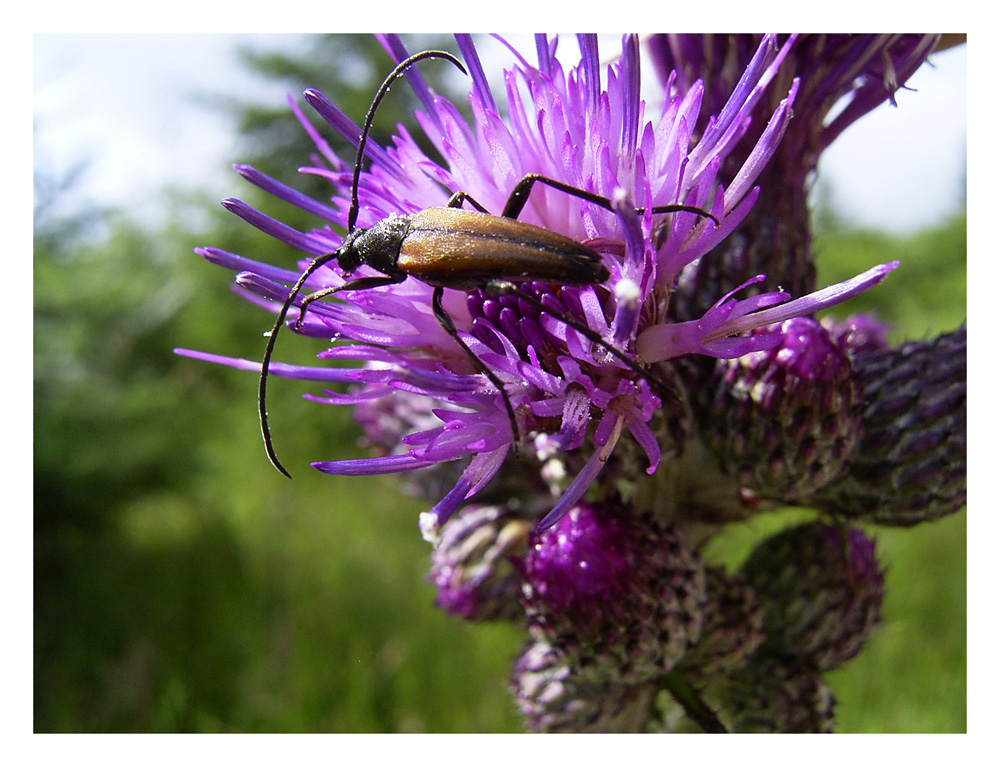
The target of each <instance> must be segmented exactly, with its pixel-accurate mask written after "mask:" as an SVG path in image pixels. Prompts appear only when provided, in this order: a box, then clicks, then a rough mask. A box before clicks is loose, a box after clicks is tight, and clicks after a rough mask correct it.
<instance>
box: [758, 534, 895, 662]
mask: <svg viewBox="0 0 1000 767" xmlns="http://www.w3.org/2000/svg"><path fill="white" fill-rule="evenodd" d="M742 573H743V575H744V576H746V578H747V580H748V581H749V583H750V585H751V586H752V587H753V589H754V591H756V592H757V596H758V597H759V598H760V601H761V604H762V605H763V607H764V634H765V639H764V647H765V648H766V649H767V650H769V651H770V652H772V653H773V654H776V655H780V656H782V657H791V658H795V659H797V660H798V661H799V662H800V663H802V664H803V665H805V666H807V667H809V668H814V669H817V670H819V671H827V670H829V669H832V668H834V667H836V666H839V665H840V664H841V663H843V662H844V661H846V660H849V659H850V658H853V657H854V656H855V655H856V654H857V653H858V652H859V651H860V650H861V647H862V645H863V644H864V643H865V641H866V640H867V639H868V637H869V636H870V635H871V633H872V630H873V629H874V627H875V624H876V622H877V621H878V618H879V614H880V612H881V607H882V598H883V595H884V588H885V582H884V576H883V573H882V570H881V569H880V568H879V565H878V561H877V559H876V558H875V544H874V542H873V541H872V540H870V539H869V538H867V537H866V536H865V534H864V533H862V532H861V531H860V530H856V529H852V528H841V527H832V526H829V525H824V524H820V523H818V522H816V523H812V524H807V525H802V526H800V527H796V528H793V529H791V530H786V531H785V532H783V533H779V534H778V535H775V536H773V537H771V538H768V539H766V540H765V541H763V542H762V543H760V544H759V545H758V546H757V548H756V549H754V550H753V552H751V554H750V556H749V558H748V559H747V561H746V563H745V564H744V566H743V570H742Z"/></svg>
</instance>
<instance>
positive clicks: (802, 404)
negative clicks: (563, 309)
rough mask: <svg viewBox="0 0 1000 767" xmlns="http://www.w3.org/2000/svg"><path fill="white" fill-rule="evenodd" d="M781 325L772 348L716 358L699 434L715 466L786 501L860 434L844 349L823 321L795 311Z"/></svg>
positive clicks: (828, 469) (803, 493)
mask: <svg viewBox="0 0 1000 767" xmlns="http://www.w3.org/2000/svg"><path fill="white" fill-rule="evenodd" d="M774 330H775V328H769V329H767V331H768V332H774ZM780 330H781V333H782V336H783V338H782V342H781V344H780V345H779V346H777V347H775V348H774V349H771V350H769V351H765V352H755V353H752V354H747V355H745V356H743V357H740V358H738V359H734V360H720V361H719V362H718V363H717V365H716V368H715V374H714V377H713V379H712V380H711V383H709V384H708V387H707V390H706V391H705V393H704V394H702V395H701V396H700V399H702V401H703V403H704V406H705V407H704V408H703V410H702V412H703V413H704V416H703V417H702V430H703V434H704V436H705V440H706V442H707V443H708V445H709V447H710V448H711V449H712V451H713V452H714V453H715V454H716V456H717V457H718V459H719V461H720V464H721V468H722V470H723V471H724V472H725V473H726V474H728V475H729V476H732V477H733V478H735V479H736V480H737V481H738V482H739V483H740V484H742V485H743V486H744V487H747V488H749V489H750V490H752V491H754V492H755V493H757V494H758V495H760V496H761V497H765V498H772V499H776V500H782V501H786V502H788V501H798V500H802V499H804V498H807V497H808V496H810V495H812V494H814V493H815V492H816V491H817V490H818V489H819V488H822V487H823V486H825V485H827V484H828V483H830V482H831V481H832V480H834V479H836V478H837V477H838V476H840V475H841V474H842V473H843V472H844V471H845V470H846V462H847V459H848V456H849V455H850V454H851V453H852V452H853V450H854V448H855V446H856V445H857V443H858V441H859V439H860V437H861V420H860V408H861V402H862V400H861V397H860V392H859V390H858V387H857V385H856V384H855V383H854V380H853V378H852V368H851V361H850V358H849V357H848V355H847V352H846V351H845V349H844V348H843V347H842V346H841V345H840V344H839V343H837V342H835V341H834V340H833V339H831V337H830V334H829V332H828V331H827V330H826V329H825V328H823V326H822V325H820V324H819V323H818V322H816V321H815V320H812V319H807V318H796V319H792V320H788V321H787V322H785V323H783V324H782V325H781V328H780ZM706 400H707V401H706Z"/></svg>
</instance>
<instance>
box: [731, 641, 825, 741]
mask: <svg viewBox="0 0 1000 767" xmlns="http://www.w3.org/2000/svg"><path fill="white" fill-rule="evenodd" d="M725 689H726V691H727V694H726V695H725V696H724V703H723V707H724V710H725V712H728V716H726V717H725V718H728V719H729V726H730V729H731V731H732V732H737V733H823V732H832V731H833V717H834V710H835V701H834V697H833V693H832V692H831V691H830V688H829V687H827V685H826V683H825V682H824V681H823V679H822V678H821V677H820V675H819V673H817V672H816V671H814V670H812V669H809V668H806V667H803V666H801V665H799V664H798V663H796V662H795V661H792V660H787V659H779V658H774V657H770V656H767V655H757V656H756V657H755V658H754V659H753V661H752V662H751V663H750V664H749V665H747V666H746V667H744V668H743V669H741V670H740V671H738V672H737V673H736V674H735V675H734V676H733V677H732V679H731V680H729V681H728V682H727V683H726V685H725ZM721 715H723V712H720V716H721Z"/></svg>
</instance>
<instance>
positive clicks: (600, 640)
mask: <svg viewBox="0 0 1000 767" xmlns="http://www.w3.org/2000/svg"><path fill="white" fill-rule="evenodd" d="M524 578H525V586H524V605H525V608H526V610H527V613H528V621H529V627H530V629H531V631H532V635H533V636H535V637H538V638H543V639H545V640H546V641H548V642H550V643H551V644H552V645H553V646H555V647H557V648H559V650H560V651H561V652H564V653H565V654H566V656H567V664H568V665H570V666H571V667H572V668H573V670H574V673H577V672H579V673H582V674H585V675H588V676H591V677H593V678H596V679H615V680H620V681H624V682H629V683H637V682H642V681H645V680H647V679H651V678H653V677H655V676H657V675H659V674H662V673H664V672H666V671H669V670H670V669H671V668H672V667H673V666H674V665H675V664H676V663H677V662H678V661H679V660H680V659H681V658H682V657H683V656H684V653H685V652H686V651H687V649H688V647H690V646H691V645H693V644H694V643H695V642H696V641H697V639H698V636H699V634H700V632H701V625H702V608H703V604H704V601H705V573H704V567H703V565H702V563H701V561H700V559H699V558H698V557H697V556H696V555H695V554H693V553H691V552H689V551H687V550H686V549H685V548H684V547H683V546H682V545H681V543H680V540H679V539H678V537H677V535H676V534H675V532H674V531H673V529H672V528H671V527H669V526H667V525H665V524H664V523H662V522H660V521H659V520H658V519H657V518H656V517H654V516H652V515H651V514H643V515H635V514H631V513H629V511H628V510H626V509H625V508H623V507H620V506H615V505H605V506H589V505H578V506H576V507H574V508H573V509H572V510H571V511H570V512H569V513H568V514H566V515H565V516H564V517H563V518H562V519H560V520H559V522H557V523H556V524H555V525H554V526H552V527H551V528H549V529H548V530H545V531H543V532H541V533H539V534H537V535H534V536H533V537H532V540H531V543H530V546H529V549H528V554H527V556H526V557H525V561H524Z"/></svg>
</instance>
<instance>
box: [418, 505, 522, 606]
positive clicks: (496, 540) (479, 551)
mask: <svg viewBox="0 0 1000 767" xmlns="http://www.w3.org/2000/svg"><path fill="white" fill-rule="evenodd" d="M530 529H531V527H530V523H529V522H527V521H525V520H522V519H518V518H517V517H515V516H514V515H512V514H511V513H510V512H509V511H507V510H506V509H504V508H502V507H498V506H469V507H467V508H464V509H462V510H461V511H460V512H458V513H457V514H455V515H454V516H452V517H451V519H449V520H448V521H447V522H446V523H445V524H444V526H443V527H442V528H441V541H440V543H439V544H438V546H437V548H436V549H435V550H434V553H433V555H432V557H431V559H432V566H431V572H430V576H429V579H430V580H431V581H432V582H433V583H434V584H435V585H436V586H437V589H438V597H437V600H436V604H437V605H438V606H439V607H442V608H444V609H445V610H447V611H448V612H450V613H452V614H455V615H461V616H462V617H463V618H468V619H470V620H512V621H520V620H523V618H524V610H523V609H522V608H521V604H520V593H521V574H520V573H519V572H518V571H517V569H516V568H515V567H514V565H513V564H512V563H511V557H514V556H516V557H520V556H522V555H523V554H524V549H525V546H526V543H527V539H528V532H529V530H530Z"/></svg>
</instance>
